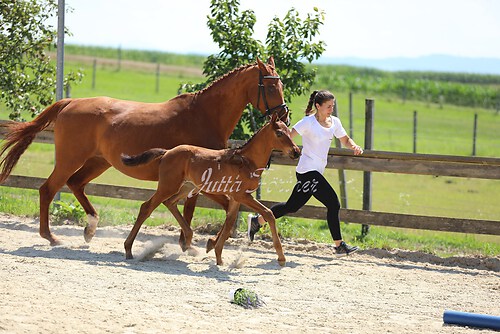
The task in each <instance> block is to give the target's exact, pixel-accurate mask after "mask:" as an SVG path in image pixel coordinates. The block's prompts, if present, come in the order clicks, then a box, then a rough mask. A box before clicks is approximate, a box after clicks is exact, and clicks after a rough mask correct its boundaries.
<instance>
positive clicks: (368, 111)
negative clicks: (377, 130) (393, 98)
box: [361, 99, 375, 237]
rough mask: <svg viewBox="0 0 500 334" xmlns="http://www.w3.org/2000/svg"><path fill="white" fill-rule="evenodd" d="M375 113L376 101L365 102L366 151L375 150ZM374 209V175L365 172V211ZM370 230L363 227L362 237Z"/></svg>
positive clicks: (368, 227) (365, 226) (367, 227)
mask: <svg viewBox="0 0 500 334" xmlns="http://www.w3.org/2000/svg"><path fill="white" fill-rule="evenodd" d="M374 112H375V101H374V100H373V99H366V100H365V150H371V149H373V114H374ZM371 209H372V174H371V172H363V210H367V211H370V210H371ZM369 230H370V225H362V226H361V237H365V236H366V235H367V234H368V231H369Z"/></svg>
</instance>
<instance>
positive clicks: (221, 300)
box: [0, 214, 500, 334]
mask: <svg viewBox="0 0 500 334" xmlns="http://www.w3.org/2000/svg"><path fill="white" fill-rule="evenodd" d="M129 230H130V226H122V227H106V228H100V229H98V232H97V235H96V237H95V238H94V240H93V241H92V242H91V243H90V244H86V243H85V242H84V241H83V235H82V233H83V229H82V228H81V227H77V226H55V227H53V231H54V232H55V233H56V234H57V235H58V236H60V237H61V239H62V240H63V241H64V242H65V245H63V246H59V247H55V248H53V247H50V246H49V245H48V243H47V242H46V241H45V240H43V239H41V238H40V237H39V236H38V222H37V221H34V220H33V219H26V218H20V217H13V216H7V215H2V214H0V266H1V268H2V270H1V271H0V282H1V283H0V300H1V303H0V314H1V316H0V332H6V333H75V332H81V333H167V332H170V333H171V332H180V331H182V332H186V333H209V332H210V333H213V332H217V333H221V332H223V333H225V332H242V333H250V332H251V333H255V332H257V333H282V332H285V331H286V332H289V333H334V332H338V333H377V334H379V333H467V334H471V333H488V332H491V331H490V330H480V329H474V328H472V329H471V328H466V327H460V326H449V325H444V324H443V321H442V317H443V312H444V310H445V309H452V310H458V311H465V312H475V313H485V314H492V315H500V302H499V301H500V259H499V258H492V259H477V258H455V259H449V260H443V259H440V258H437V257H434V256H429V255H425V254H422V253H415V252H413V253H409V252H401V251H400V252H387V251H383V250H367V251H362V252H361V253H359V254H356V255H354V256H351V257H349V258H345V259H341V260H339V259H335V258H334V257H333V256H332V253H331V250H330V249H328V245H324V244H316V243H311V242H301V243H299V242H294V243H292V242H284V243H283V247H284V251H285V255H286V256H287V266H286V267H284V268H280V267H279V266H278V264H277V261H276V254H275V252H274V250H273V249H272V246H271V243H269V242H266V241H257V242H255V243H253V244H252V245H249V246H248V245H247V243H246V241H245V239H244V238H236V239H230V242H229V243H228V244H227V245H226V248H225V250H224V252H223V258H224V259H225V265H223V266H221V267H218V266H216V265H215V256H214V254H213V252H211V253H209V254H205V252H204V244H205V242H206V238H207V236H204V235H200V234H199V233H195V237H196V239H195V241H196V245H197V246H198V247H199V248H200V249H199V250H200V252H199V254H198V255H194V256H190V255H188V254H184V253H181V252H180V249H179V246H178V245H177V241H176V240H177V237H178V230H177V229H173V228H170V229H168V228H147V229H143V230H141V232H140V233H139V237H138V239H137V240H136V243H135V244H134V254H136V256H140V255H141V253H142V251H141V250H142V249H145V248H147V247H148V245H149V244H150V243H151V241H153V242H154V243H161V244H164V245H163V247H162V248H161V249H160V250H159V251H158V252H157V253H156V254H155V255H154V257H153V258H152V259H150V260H147V261H139V260H130V261H126V260H125V259H124V252H123V241H124V239H125V237H126V235H127V234H128V232H129ZM235 263H239V264H241V266H233V264H235ZM237 287H246V288H249V289H252V290H254V291H256V292H257V293H258V294H259V296H261V297H262V298H264V300H265V301H266V303H267V305H266V306H264V307H262V308H259V309H254V310H246V309H243V308H241V307H240V306H237V305H234V304H231V303H229V301H228V298H227V294H228V291H229V290H230V289H233V288H237Z"/></svg>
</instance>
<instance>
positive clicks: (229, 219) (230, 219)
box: [207, 195, 239, 253]
mask: <svg viewBox="0 0 500 334" xmlns="http://www.w3.org/2000/svg"><path fill="white" fill-rule="evenodd" d="M218 196H220V195H218ZM216 199H219V200H220V202H221V203H220V204H221V206H222V207H223V208H224V211H226V219H225V221H224V224H223V225H222V227H221V229H220V230H219V232H217V236H216V237H215V238H213V237H212V238H209V239H208V241H207V253H208V252H210V251H211V250H212V249H214V247H215V245H216V244H217V242H218V241H219V239H220V235H221V233H222V231H223V230H224V226H226V225H229V226H231V229H232V228H233V226H234V223H235V222H236V219H237V217H238V214H237V212H236V213H234V214H232V213H231V212H230V210H231V208H230V205H231V201H234V200H232V199H231V198H230V197H229V196H226V195H223V196H220V198H216ZM222 199H224V201H222ZM214 200H215V199H214ZM237 209H238V210H239V204H238V208H237ZM230 231H231V230H230ZM225 240H227V238H226V239H225ZM225 240H224V241H225Z"/></svg>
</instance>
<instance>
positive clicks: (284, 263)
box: [278, 260, 286, 267]
mask: <svg viewBox="0 0 500 334" xmlns="http://www.w3.org/2000/svg"><path fill="white" fill-rule="evenodd" d="M278 263H279V264H280V266H281V267H284V266H285V265H286V260H278Z"/></svg>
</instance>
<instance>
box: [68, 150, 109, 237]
mask: <svg viewBox="0 0 500 334" xmlns="http://www.w3.org/2000/svg"><path fill="white" fill-rule="evenodd" d="M109 167H111V165H110V164H109V162H107V161H106V160H105V159H103V158H98V157H94V158H91V159H89V160H87V161H86V162H85V164H84V165H83V166H82V167H81V168H80V169H79V170H78V171H77V172H76V173H74V174H73V175H72V176H71V177H70V178H69V180H68V182H66V184H67V185H68V187H69V188H70V189H71V191H72V192H73V194H74V195H75V197H76V199H77V200H78V202H80V204H81V205H82V207H83V209H84V210H85V213H86V214H87V221H88V223H87V226H86V227H85V229H84V231H83V237H84V238H85V241H86V242H90V241H91V240H92V237H94V235H95V231H96V229H97V224H98V222H99V215H98V214H97V211H96V210H95V209H94V207H93V206H92V204H91V203H90V201H89V199H88V197H87V196H86V195H85V193H84V191H85V186H86V185H87V184H88V183H89V182H90V181H92V180H93V179H95V178H96V177H98V176H99V175H101V174H102V173H104V172H105V171H106V170H107V169H108V168H109Z"/></svg>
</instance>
